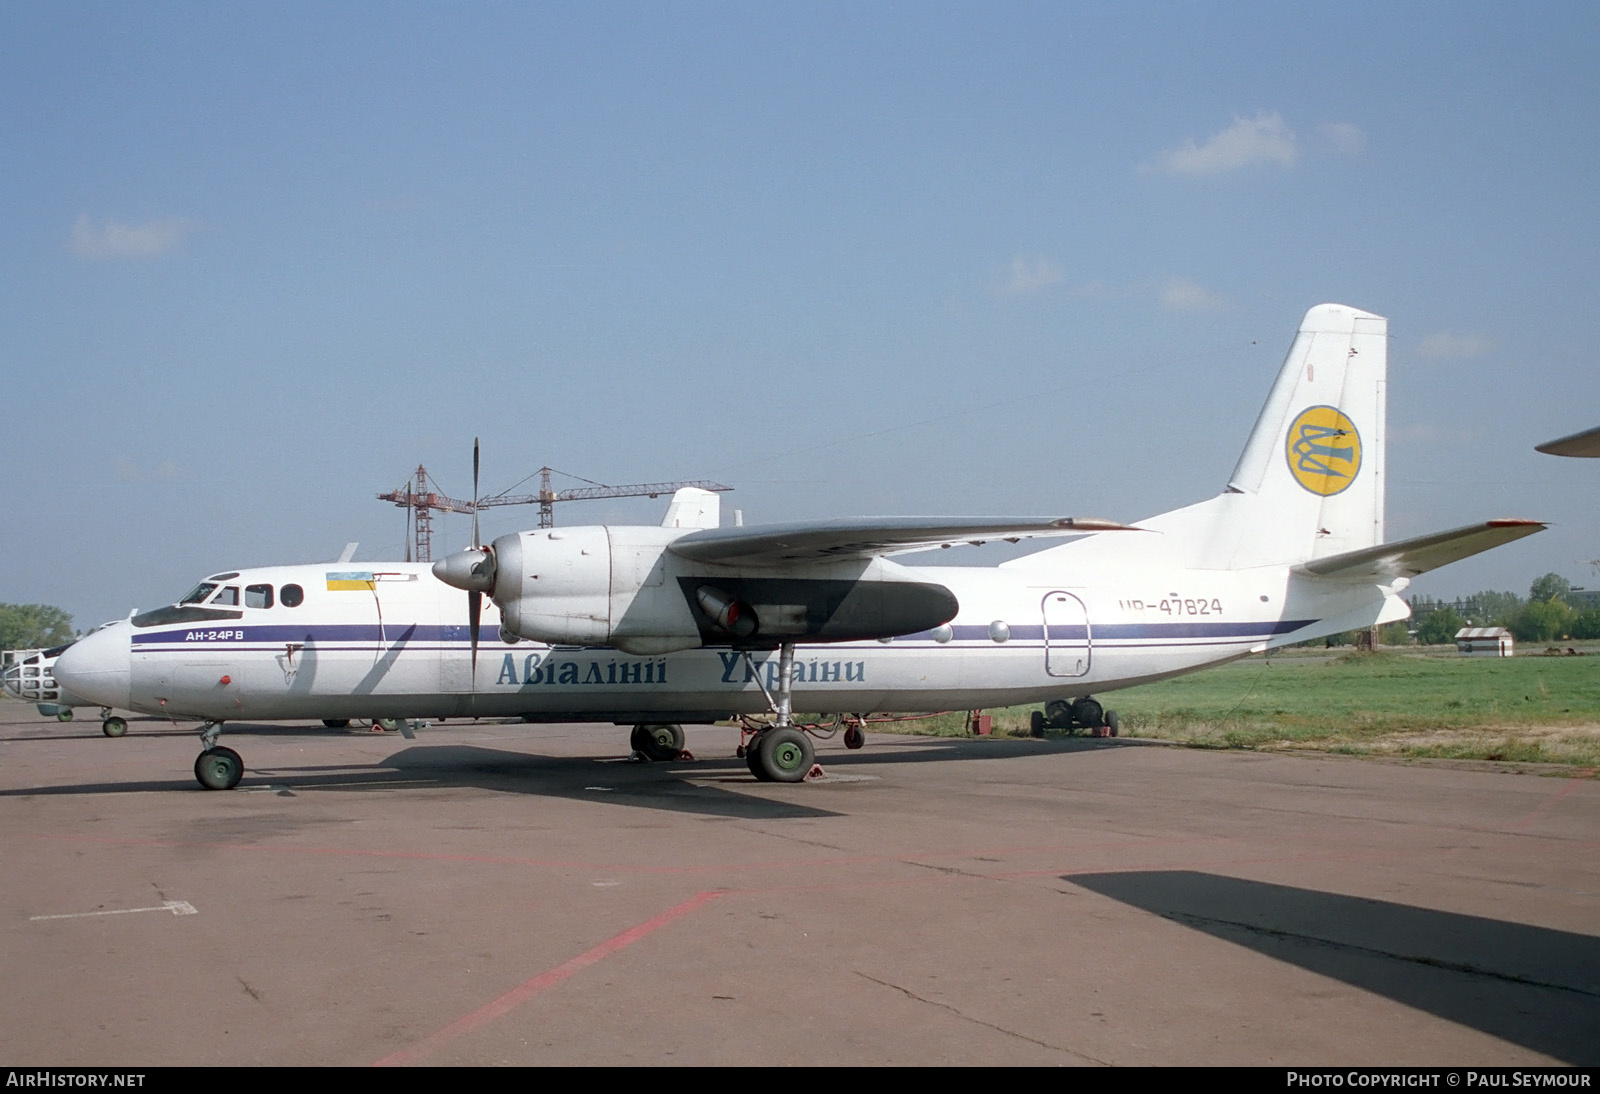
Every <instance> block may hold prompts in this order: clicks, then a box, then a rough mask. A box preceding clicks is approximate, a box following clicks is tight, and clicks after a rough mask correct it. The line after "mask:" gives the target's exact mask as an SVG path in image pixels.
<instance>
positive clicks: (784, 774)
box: [744, 642, 817, 783]
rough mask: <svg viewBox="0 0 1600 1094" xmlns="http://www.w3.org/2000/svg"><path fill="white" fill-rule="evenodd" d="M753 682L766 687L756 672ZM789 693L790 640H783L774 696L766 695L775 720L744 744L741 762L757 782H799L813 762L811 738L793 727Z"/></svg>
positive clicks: (791, 673) (791, 685)
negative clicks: (775, 695)
mask: <svg viewBox="0 0 1600 1094" xmlns="http://www.w3.org/2000/svg"><path fill="white" fill-rule="evenodd" d="M745 656H746V657H749V654H746V655H745ZM756 683H757V684H758V685H760V686H761V690H762V691H763V692H765V691H766V690H767V689H766V685H765V684H762V683H761V677H760V675H756ZM793 696H794V643H793V642H785V643H783V644H782V645H781V646H779V647H778V697H777V699H776V700H774V699H773V697H772V695H771V694H770V693H769V694H768V695H767V702H768V703H770V704H771V705H772V709H773V713H775V714H776V715H777V716H778V718H777V721H775V722H773V723H772V725H770V726H768V727H767V728H766V729H763V730H761V731H759V732H758V733H757V734H756V735H755V736H754V737H753V738H751V739H750V741H749V742H748V743H747V744H746V745H745V746H744V761H745V763H746V764H747V765H748V766H749V768H750V774H752V775H754V776H755V777H756V778H757V779H759V780H760V781H761V782H766V783H797V782H801V781H803V780H804V779H805V777H806V776H807V775H808V774H810V773H811V768H812V766H813V765H814V764H815V763H816V759H817V753H816V749H815V748H813V747H812V745H811V738H810V737H809V736H808V735H807V734H806V732H805V731H804V730H802V729H796V728H795V725H794V710H793Z"/></svg>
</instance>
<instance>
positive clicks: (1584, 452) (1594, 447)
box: [1533, 429, 1600, 459]
mask: <svg viewBox="0 0 1600 1094" xmlns="http://www.w3.org/2000/svg"><path fill="white" fill-rule="evenodd" d="M1533 449H1534V451H1535V452H1548V453H1549V454H1550V455H1552V456H1587V457H1589V458H1590V459H1593V458H1595V457H1600V429H1586V430H1584V431H1583V432H1582V433H1574V434H1573V435H1572V436H1570V437H1558V438H1556V439H1555V440H1553V441H1546V442H1544V444H1536V445H1534V446H1533Z"/></svg>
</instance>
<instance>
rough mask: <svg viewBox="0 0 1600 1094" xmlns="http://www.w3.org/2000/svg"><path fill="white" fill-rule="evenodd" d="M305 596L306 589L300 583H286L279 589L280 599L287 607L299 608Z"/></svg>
mask: <svg viewBox="0 0 1600 1094" xmlns="http://www.w3.org/2000/svg"><path fill="white" fill-rule="evenodd" d="M305 598H306V594H305V590H304V589H302V588H300V586H298V585H285V586H284V587H283V588H281V589H279V590H278V600H279V602H280V603H281V604H282V605H283V606H284V607H285V608H298V607H299V606H300V602H301V601H302V600H304V599H305Z"/></svg>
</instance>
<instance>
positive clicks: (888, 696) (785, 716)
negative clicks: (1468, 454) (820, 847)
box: [55, 304, 1544, 789]
mask: <svg viewBox="0 0 1600 1094" xmlns="http://www.w3.org/2000/svg"><path fill="white" fill-rule="evenodd" d="M1387 330H1388V323H1387V320H1385V319H1383V318H1382V317H1380V316H1376V315H1371V314H1368V313H1366V312H1362V311H1357V310H1356V309H1354V308H1349V307H1343V306H1340V305H1334V304H1325V305H1321V306H1318V307H1315V308H1312V309H1311V310H1310V311H1309V312H1307V313H1306V317H1305V320H1304V321H1303V322H1302V323H1301V326H1300V330H1299V333H1298V335H1297V337H1296V338H1295V340H1294V343H1293V345H1292V346H1291V347H1290V350H1289V354H1288V357H1287V358H1286V359H1285V361H1284V363H1283V367H1282V370H1281V371H1280V372H1279V374H1278V378H1277V382H1276V383H1274V385H1273V387H1272V390H1271V393H1270V394H1269V395H1268V397H1267V402H1266V405H1265V407H1264V408H1263V409H1262V411H1261V414H1260V416H1259V418H1258V419H1257V421H1256V425H1255V428H1254V430H1253V431H1252V432H1251V434H1250V438H1249V440H1248V442H1247V443H1246V444H1245V448H1244V452H1243V454H1242V455H1241V456H1240V458H1239V462H1238V464H1237V465H1236V466H1235V468H1234V470H1233V474H1232V476H1231V477H1230V478H1229V479H1228V483H1227V487H1226V489H1225V490H1224V491H1223V492H1222V493H1221V494H1220V495H1218V496H1216V497H1213V498H1211V499H1209V500H1207V501H1203V502H1200V503H1199V504H1196V505H1191V506H1188V507H1187V508H1183V509H1178V510H1175V511H1173V512H1170V513H1163V514H1161V515H1159V516H1156V517H1152V518H1150V519H1149V520H1146V521H1142V522H1140V523H1139V525H1138V526H1137V528H1128V527H1127V526H1124V525H1120V524H1116V523H1113V522H1110V521H1103V520H1093V519H1090V520H1084V519H1074V518H1022V519H954V518H943V517H936V518H914V517H901V518H888V519H850V520H839V521H829V522H820V523H798V524H783V525H773V526H766V527H736V528H720V527H717V524H718V520H717V497H716V495H715V494H707V493H705V492H703V491H680V492H679V494H678V495H677V496H675V498H674V499H673V503H672V506H671V509H670V510H669V512H668V514H667V519H666V521H665V522H664V523H663V525H662V526H661V527H654V526H623V527H619V526H597V527H574V528H558V529H553V530H540V531H528V532H520V533H517V534H514V535H505V536H501V537H499V538H498V539H496V540H495V541H494V542H493V543H492V544H490V545H488V546H482V547H480V546H476V544H477V542H478V537H477V531H476V525H474V530H473V543H474V546H473V547H470V548H468V549H466V550H463V551H460V552H458V553H456V554H454V555H452V556H450V557H449V558H446V559H444V560H442V561H440V562H437V563H435V564H434V565H433V566H432V567H431V568H430V567H428V566H427V565H426V564H407V563H384V564H381V565H380V564H371V563H368V564H356V563H348V564H343V565H337V564H336V565H332V566H330V565H328V564H322V565H313V566H304V565H302V566H281V567H266V568H261V569H252V570H238V571H228V572H225V573H219V574H214V575H212V576H211V577H208V578H206V579H205V580H204V581H202V582H201V583H200V584H199V585H198V586H196V587H195V589H194V590H193V591H192V592H191V593H189V595H187V596H185V597H184V598H183V599H182V600H181V601H179V602H178V603H177V604H174V605H172V606H171V607H166V608H159V609H157V610H155V611H151V612H145V613H143V614H142V615H135V616H133V617H132V618H131V619H128V620H125V621H122V622H119V623H115V624H112V625H110V626H108V627H106V628H104V629H102V630H99V631H97V632H95V633H93V634H91V635H88V636H87V637H85V638H83V639H81V640H80V641H79V642H77V643H76V644H75V645H73V646H72V647H71V648H69V649H68V650H66V651H65V652H64V653H62V654H61V656H60V657H59V659H58V660H57V661H56V665H55V675H56V679H57V680H58V681H60V682H61V683H62V684H63V685H64V686H66V687H68V688H69V689H70V690H71V691H72V692H73V693H75V694H77V695H79V696H83V697H86V698H87V699H88V700H90V701H92V702H95V703H100V704H103V705H105V706H107V707H117V708H120V709H131V710H135V711H143V712H147V713H156V714H165V715H169V716H171V717H173V718H179V717H183V718H193V719H201V720H203V721H204V723H205V724H204V726H203V728H202V730H201V740H202V743H203V745H204V749H205V750H204V751H203V752H202V753H201V755H200V757H199V759H198V760H197V761H196V764H195V774H196V776H197V777H198V778H199V780H200V782H201V784H202V785H204V786H206V787H209V788H215V789H221V788H227V787H232V786H234V785H235V784H237V783H238V781H239V779H240V776H241V774H242V772H243V762H242V760H241V759H240V758H239V755H238V754H237V753H236V752H234V751H232V750H231V749H228V748H224V747H220V746H218V745H217V743H216V742H217V736H218V733H219V732H220V729H221V726H222V724H223V723H224V722H226V721H230V720H238V719H252V720H255V719H261V720H271V719H286V718H322V719H327V720H329V721H330V722H331V721H333V720H336V719H344V718H381V717H394V718H443V717H478V716H508V715H521V716H523V717H524V718H526V719H528V720H530V721H594V722H612V723H618V724H624V725H626V724H632V725H633V726H634V730H633V738H632V740H633V744H634V747H635V748H636V749H638V750H640V751H642V752H646V753H647V754H650V755H652V756H653V757H655V758H667V757H670V756H674V755H676V753H677V751H678V750H679V749H680V748H681V747H682V742H683V731H682V729H681V724H682V723H685V722H688V723H695V722H709V721H713V720H718V719H724V718H730V717H736V716H749V715H761V714H764V713H771V714H774V715H775V716H776V717H775V718H774V719H773V721H772V724H771V725H770V726H769V727H768V728H765V729H763V730H761V731H759V732H757V733H756V735H755V736H754V737H753V738H752V740H751V741H750V744H749V746H748V748H747V750H746V759H747V762H748V764H749V767H750V770H751V772H752V773H753V774H754V775H755V776H756V777H757V778H758V779H762V780H768V781H780V782H794V781H799V780H801V779H803V778H804V777H805V775H806V774H807V772H808V771H809V770H810V769H811V766H812V762H813V748H812V744H811V740H810V738H809V737H808V736H807V734H806V732H804V731H803V730H802V728H800V727H797V726H796V725H795V724H794V719H793V715H792V711H794V710H805V711H812V712H817V713H819V714H840V715H865V714H869V713H884V712H909V711H924V710H944V709H978V708H984V707H998V706H1010V705H1016V704H1022V703H1035V702H1042V703H1044V704H1045V707H1046V709H1045V712H1036V715H1035V727H1036V728H1037V727H1038V725H1039V723H1040V722H1041V721H1044V720H1048V721H1050V722H1052V723H1054V724H1056V725H1059V726H1068V727H1070V726H1072V725H1074V724H1077V725H1096V726H1098V725H1105V724H1107V723H1109V724H1110V725H1111V727H1112V728H1114V726H1115V716H1114V715H1107V714H1106V713H1105V712H1104V711H1103V709H1102V707H1101V705H1100V703H1099V702H1098V701H1097V700H1095V699H1093V698H1092V695H1094V694H1096V693H1104V692H1107V691H1111V690H1114V689H1116V688H1123V687H1128V686H1131V685H1134V684H1142V683H1147V682H1150V681H1153V680H1160V679H1163V678H1166V677H1171V676H1177V675H1179V674H1181V673H1186V672H1193V671H1195V670H1196V669H1201V668H1205V667H1208V666H1211V665H1218V664H1221V663H1223V662H1226V661H1232V660H1235V659H1237V658H1240V657H1244V656H1246V655H1248V654H1252V653H1258V652H1261V651H1263V650H1269V649H1272V648H1274V647H1277V646H1283V645H1287V644H1290V643H1294V642H1301V641H1305V640H1307V639H1311V638H1317V637H1321V636H1323V635H1328V634H1334V633H1337V632H1340V631H1346V630H1352V629H1356V628H1363V627H1369V626H1375V625H1377V624H1382V623H1388V622H1391V621H1394V620H1399V619H1404V618H1406V616H1407V615H1408V613H1409V609H1408V607H1407V605H1406V604H1405V602H1404V601H1403V600H1401V599H1400V593H1401V592H1402V591H1403V590H1405V588H1406V587H1407V586H1408V585H1409V584H1410V581H1411V578H1412V577H1414V576H1415V575H1417V574H1419V573H1422V572H1425V571H1427V570H1431V569H1433V568H1435V567H1437V566H1442V565H1444V564H1446V563H1449V562H1453V561H1456V560H1457V559H1461V558H1465V557H1467V556H1469V555H1472V554H1476V553H1478V552H1480V551H1484V550H1487V549H1489V548H1491V547H1494V546H1497V545H1499V544H1503V543H1508V542H1510V541H1512V540H1515V539H1519V538H1521V537H1523V536H1526V535H1531V534H1532V533H1534V532H1537V531H1540V530H1541V529H1542V528H1543V527H1544V525H1543V524H1542V523H1540V522H1537V521H1529V520H1491V521H1486V522H1483V523H1479V524H1473V525H1468V526H1466V527H1462V528H1456V529H1452V530H1450V531H1446V532H1439V533H1436V534H1434V535H1428V536H1421V537H1417V538H1414V539H1407V540H1403V541H1400V542H1395V543H1384V542H1383V522H1384V475H1385V468H1384V413H1385V383H1386V369H1387ZM474 464H475V465H476V454H475V456H474ZM476 477H477V471H476V466H474V480H476ZM474 492H476V482H474ZM1041 536H1074V537H1075V538H1072V539H1070V540H1068V541H1066V542H1063V543H1060V544H1057V545H1054V546H1050V547H1047V548H1045V549H1042V550H1039V551H1037V552H1035V553H1032V554H1029V555H1026V556H1025V557H1021V558H1017V559H1013V560H1011V561H1008V562H1005V563H1002V564H1000V565H999V566H995V567H950V566H924V565H906V564H901V563H898V562H895V561H893V560H892V559H891V558H890V557H889V556H892V555H897V554H901V553H905V552H911V551H926V550H928V549H930V548H937V547H947V546H953V545H958V544H962V543H968V542H973V543H978V542H983V541H987V540H995V539H1006V540H1019V539H1023V538H1033V537H1041ZM461 591H465V592H466V593H467V596H466V597H465V598H463V597H462V596H461ZM485 597H487V598H488V600H489V602H490V603H489V604H488V605H484V604H483V600H484V598H485ZM463 599H465V603H463ZM485 612H486V613H487V618H480V616H481V615H482V614H483V613H485ZM481 629H486V633H487V635H489V636H494V637H491V638H489V640H487V641H484V642H483V643H482V644H481V646H480V630H481ZM1047 715H1048V719H1047V718H1046V716H1047ZM855 733H856V736H855V737H854V739H853V740H851V741H847V743H848V744H851V745H852V746H859V744H860V742H861V737H860V735H859V730H858V729H857V730H855Z"/></svg>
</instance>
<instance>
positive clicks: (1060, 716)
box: [1044, 699, 1072, 729]
mask: <svg viewBox="0 0 1600 1094" xmlns="http://www.w3.org/2000/svg"><path fill="white" fill-rule="evenodd" d="M1044 719H1045V722H1046V724H1048V725H1052V726H1054V727H1055V728H1057V729H1071V728H1072V704H1071V703H1069V702H1067V701H1066V700H1065V699H1052V700H1050V701H1049V702H1048V703H1046V704H1045V705H1044Z"/></svg>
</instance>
